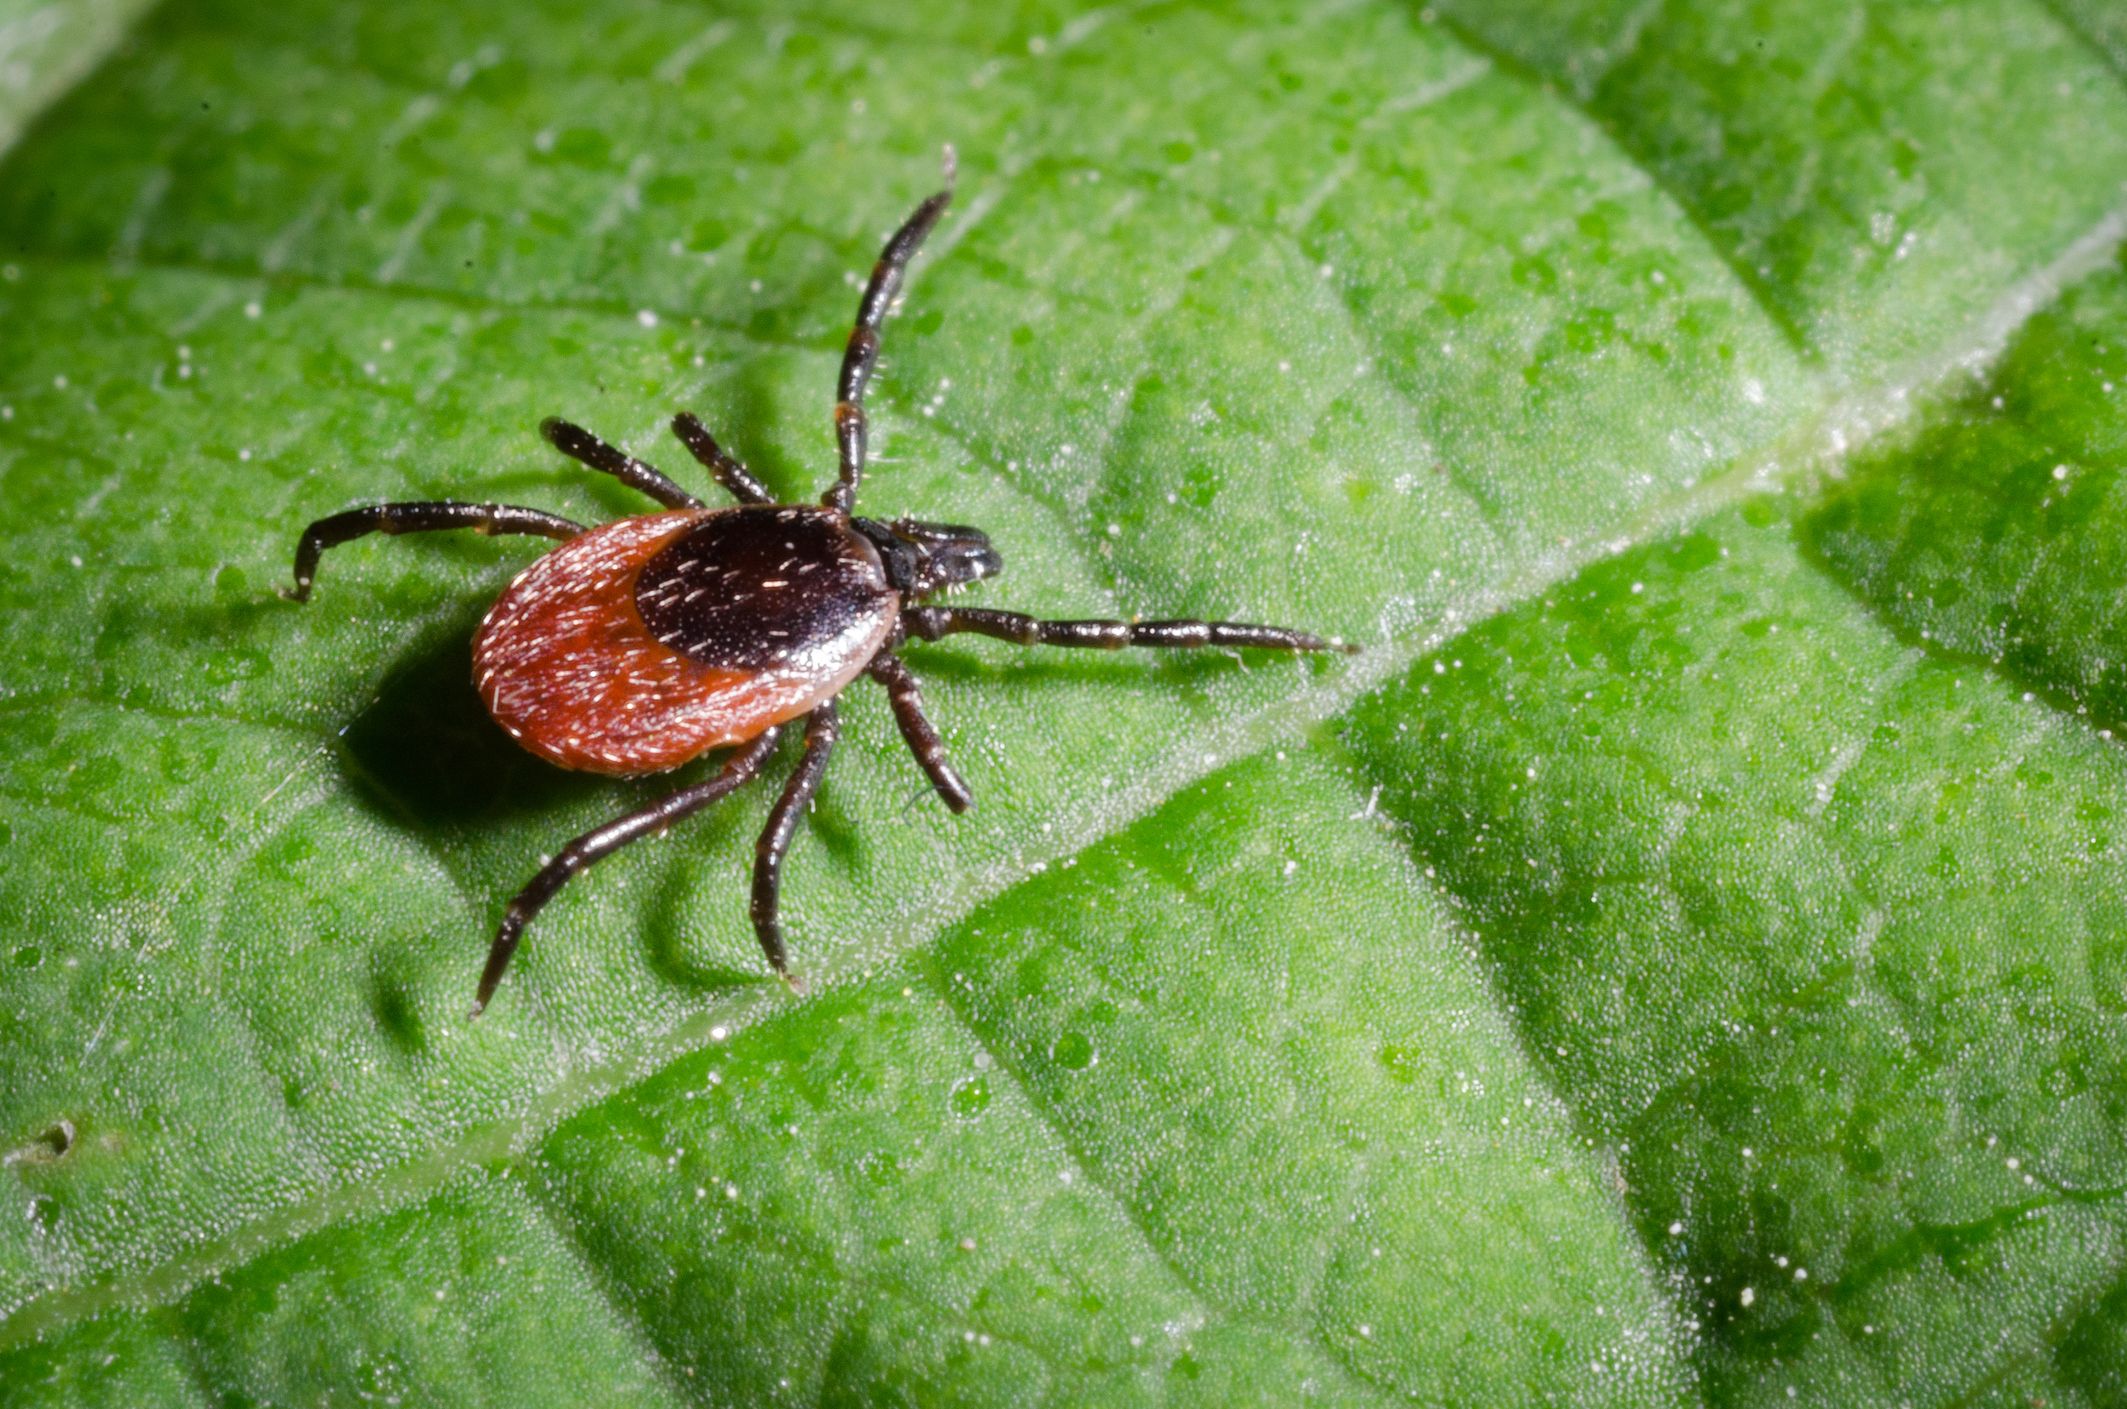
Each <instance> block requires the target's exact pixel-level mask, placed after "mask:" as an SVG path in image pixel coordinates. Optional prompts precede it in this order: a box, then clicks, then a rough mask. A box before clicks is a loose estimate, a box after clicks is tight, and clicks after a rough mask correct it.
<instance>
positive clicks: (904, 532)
mask: <svg viewBox="0 0 2127 1409" xmlns="http://www.w3.org/2000/svg"><path fill="white" fill-rule="evenodd" d="M952 174H953V173H952V165H951V160H950V153H948V160H947V166H946V187H945V189H944V190H942V191H940V192H938V193H937V194H936V195H934V196H932V197H931V198H930V199H929V200H926V201H924V202H923V203H922V204H921V205H919V206H917V207H916V211H915V214H913V215H911V216H909V218H908V220H907V222H906V223H905V224H903V225H902V226H901V228H900V229H899V230H896V231H895V232H894V234H893V237H892V238H891V239H889V240H888V241H887V242H886V248H885V249H884V250H883V251H882V252H881V253H880V256H879V262H878V264H877V265H876V266H874V267H873V269H872V274H871V281H870V282H869V283H868V284H866V285H865V287H864V296H863V298H862V299H861V300H860V301H859V302H858V304H857V324H856V328H855V329H854V330H853V331H852V332H851V333H850V335H849V346H848V350H847V351H846V352H845V353H844V354H843V357H842V374H841V378H840V380H839V382H838V383H837V387H836V400H835V439H836V441H837V443H838V445H839V447H840V451H841V473H840V474H839V476H837V478H836V480H835V483H834V485H833V486H832V487H831V488H830V489H829V490H828V491H827V493H826V494H824V495H823V496H821V500H820V505H819V507H817V508H815V507H813V506H812V505H810V504H779V503H777V502H776V500H775V498H774V496H772V495H771V494H769V492H768V491H767V489H765V488H764V487H763V486H762V484H761V482H760V481H759V480H757V479H755V478H754V477H753V475H752V473H751V472H749V471H748V470H747V469H746V467H745V466H744V465H742V464H740V463H739V462H738V461H737V460H735V459H733V458H732V457H731V456H730V455H729V454H727V453H726V452H725V451H724V450H723V449H722V448H721V447H720V446H718V445H717V443H716V441H715V439H714V438H713V437H711V435H710V434H709V431H708V428H707V427H705V426H704V425H703V424H702V423H701V422H700V421H698V420H696V419H695V418H694V417H693V416H691V415H688V414H686V413H684V412H683V413H681V414H680V415H679V416H678V417H676V418H675V419H674V420H673V422H672V429H673V431H674V433H675V434H677V435H678V437H679V440H680V443H681V444H683V445H685V446H686V447H687V449H688V450H689V451H691V452H692V453H693V455H694V458H695V459H697V460H699V461H701V463H702V464H703V466H704V467H706V468H707V469H708V471H709V473H710V474H711V475H713V476H714V477H715V479H716V482H717V483H718V484H720V485H722V486H723V487H724V488H725V489H726V490H727V491H729V492H730V493H731V494H732V496H733V497H735V498H737V499H738V500H739V501H740V502H741V504H742V506H743V507H740V508H736V509H711V508H708V507H706V506H705V505H704V504H703V503H702V501H701V500H699V499H697V498H695V497H694V496H693V495H691V494H689V493H688V492H687V491H686V490H684V489H682V488H680V487H679V486H678V485H677V484H675V483H673V482H672V481H671V480H670V479H667V478H666V477H665V476H664V475H663V474H662V473H660V472H659V471H657V470H655V469H653V468H652V467H650V466H649V465H646V464H644V463H643V462H642V461H640V460H637V459H635V458H634V457H632V456H630V455H627V454H624V453H622V452H621V451H620V450H618V449H616V448H615V447H613V446H611V445H608V444H606V442H604V441H602V440H600V439H599V438H598V437H597V436H595V435H592V434H591V433H590V432H589V431H587V430H584V429H582V428H581V427H579V426H574V425H571V424H570V423H569V422H567V421H561V420H548V421H546V422H544V423H543V424H542V425H541V426H540V430H541V431H542V432H543V433H544V434H545V435H546V438H547V439H548V440H549V441H551V442H553V444H554V447H555V448H556V449H557V450H560V451H561V452H562V453H563V454H565V455H569V456H572V457H573V458H575V459H577V460H580V461H582V462H583V463H584V464H586V465H588V466H590V467H591V468H592V469H594V470H600V471H603V472H604V473H606V474H609V475H612V476H613V477H614V478H615V479H618V480H619V481H621V483H623V484H626V485H629V486H631V487H633V488H635V489H639V490H641V491H642V492H643V493H644V494H647V495H649V496H650V497H651V498H652V499H655V500H657V501H658V502H659V503H660V504H663V505H665V507H666V511H665V512H663V513H657V514H642V515H639V516H637V517H634V518H626V519H620V520H617V521H616V522H613V523H609V524H604V525H601V526H600V527H598V528H591V529H587V528H585V527H584V526H583V525H582V524H578V523H572V522H570V521H569V520H568V519H564V518H558V517H556V516H555V515H553V514H549V513H544V512H542V511H540V510H538V509H525V508H519V507H517V506H515V505H510V504H461V503H457V502H451V501H445V502H438V503H396V504H371V505H367V506H365V507H363V508H359V509H348V510H346V511H345V512H343V513H338V514H333V515H331V516H330V517H329V518H322V519H319V520H318V521H317V522H316V523H313V524H312V525H310V527H309V528H307V529H305V530H304V532H303V537H302V541H301V542H300V543H299V544H298V545H297V547H296V552H295V588H294V590H293V592H292V593H291V594H290V595H291V596H293V597H294V599H295V600H297V601H299V602H300V601H307V600H309V597H310V585H311V581H312V579H313V578H314V577H315V576H316V573H317V566H318V556H319V554H321V553H322V552H323V551H324V550H325V549H327V548H329V547H332V546H333V545H335V544H339V543H345V542H347V541H348V540H349V539H352V538H359V537H361V536H362V535H364V534H368V533H421V532H426V531H428V530H430V529H443V528H469V529H473V530H475V531H476V532H480V533H491V534H492V533H535V534H544V535H545V536H547V537H549V538H558V539H562V540H564V542H563V546H562V547H559V548H556V549H554V550H553V551H552V552H549V553H548V554H547V555H546V556H544V557H542V558H540V559H538V560H536V561H535V562H533V563H532V565H531V566H530V567H528V568H526V569H525V570H524V571H523V572H521V573H519V574H518V575H517V579H516V581H514V582H512V583H511V584H510V585H509V588H508V590H507V591H505V592H504V593H503V594H502V597H501V600H499V601H497V602H496V603H495V605H494V607H493V609H492V610H490V611H489V612H488V614H487V617H486V619H485V620H483V621H482V622H481V623H480V631H479V634H478V635H477V636H476V637H475V639H474V641H473V678H474V681H475V682H476V683H477V685H478V686H479V690H480V697H481V699H482V700H483V701H485V702H486V704H487V708H488V711H489V713H491V714H493V715H494V717H495V722H496V723H498V724H500V725H501V726H502V727H503V728H504V729H506V730H508V731H509V733H510V737H512V738H514V739H516V740H517V742H519V743H520V744H523V745H524V746H525V747H526V748H527V749H530V750H531V751H532V752H533V753H535V754H538V755H539V756H540V757H541V758H544V759H546V760H547V761H549V762H551V763H556V764H559V765H560V766H561V767H563V768H575V769H581V770H584V771H586V772H591V773H609V774H614V775H617V776H620V777H639V776H642V775H644V774H649V773H661V772H664V771H665V770H667V769H670V768H677V767H678V766H679V765H681V764H683V763H686V762H688V761H689V760H691V759H694V758H696V757H699V756H700V755H701V754H702V753H704V752H705V751H707V750H709V749H716V748H727V747H734V746H735V747H736V749H737V751H736V752H735V753H732V754H731V755H729V756H728V757H727V758H726V759H725V760H724V766H723V768H722V769H721V770H720V771H719V772H718V773H717V775H716V776H715V777H713V778H709V779H706V780H704V781H702V782H698V783H694V784H692V785H690V786H688V787H684V788H681V789H680V790H679V791H678V792H676V793H673V794H671V795H670V796H668V797H664V798H661V799H659V800H658V801H657V802H654V803H652V804H650V805H649V806H648V807H645V808H643V809H642V810H640V811H637V812H631V813H628V814H627V815H626V816H623V817H617V818H615V819H614V820H613V821H611V822H608V823H606V825H604V826H603V827H598V828H594V829H593V830H591V831H588V832H585V833H584V834H583V835H582V836H580V837H577V838H576V839H575V840H574V841H572V842H570V843H569V844H568V845H567V846H565V847H563V848H562V850H561V854H560V855H558V856H556V857H555V858H554V859H553V860H552V861H550V862H548V863H547V865H546V866H545V867H544V868H543V869H542V870H541V871H540V872H539V874H538V875H536V876H534V877H533V878H532V881H531V884H529V885H527V886H526V887H525V888H524V889H523V890H522V891H520V892H518V894H517V896H516V898H515V899H513V900H511V901H510V903H509V907H508V908H507V909H506V910H505V911H504V912H503V916H502V926H501V928H500V929H499V930H498V931H497V932H496V934H495V941H494V945H493V947H492V948H491V949H490V950H489V952H488V960H487V969H486V972H484V973H483V974H482V975H481V976H480V988H479V991H478V993H477V995H476V996H475V997H474V999H473V1012H474V1014H475V1015H476V1016H477V1015H478V1014H479V1013H480V1011H481V1010H482V1009H483V1008H485V1007H486V1006H487V1003H488V1000H489V999H490V998H492V997H493V996H494V992H495V986H496V984H498V983H499V982H501V980H502V975H503V971H504V970H506V969H507V968H508V967H509V963H510V956H511V955H512V954H513V953H515V952H516V949H517V943H518V940H519V939H520V938H522V937H523V934H524V929H525V926H526V925H528V924H530V923H531V920H532V917H533V916H535V915H537V914H538V913H539V910H540V907H542V906H544V905H545V904H546V903H547V902H548V901H549V900H551V899H553V897H554V893H555V892H556V891H558V890H560V889H561V887H562V884H563V883H564V882H566V881H567V880H568V879H569V878H570V877H572V876H574V875H575V874H576V873H577V872H579V871H581V870H583V869H584V868H585V867H586V866H589V865H590V864H591V863H592V862H594V861H597V860H598V859H600V858H601V857H604V856H607V855H610V854H611V853H612V852H614V851H616V850H618V849H619V848H620V847H623V846H625V845H627V844H628V843H629V842H631V841H634V840H636V839H637V838H638V837H642V836H646V835H648V834H650V833H652V832H658V831H662V830H663V829H664V828H666V827H669V826H670V825H672V824H673V823H674V822H677V821H678V820H679V819H681V818H682V817H686V816H688V815H690V814H692V813H695V812H699V811H700V810H702V809H703V808H705V807H707V806H708V805H709V804H711V803H713V802H715V801H716V800H717V799H719V798H721V797H723V796H724V795H725V794H726V793H729V792H731V791H732V790H733V789H735V788H737V787H738V786H739V785H740V784H742V783H745V782H747V781H748V780H749V779H751V778H752V777H753V776H754V775H755V774H757V773H759V772H760V771H761V768H762V765H763V764H765V763H766V762H767V761H768V756H769V754H770V753H772V752H773V751H774V749H775V743H776V737H777V734H778V732H779V731H780V728H781V726H782V725H784V724H785V723H787V722H789V721H790V720H793V719H797V718H800V717H802V718H803V719H804V720H805V753H804V757H803V758H802V759H801V760H800V762H799V763H798V767H797V771H796V772H795V773H793V774H792V775H791V778H790V781H789V782H788V783H786V784H785V785H784V787H783V795H782V796H781V797H780V798H778V799H777V800H776V804H775V807H774V808H773V809H771V810H770V812H769V814H768V826H767V828H766V829H765V830H764V831H763V832H762V833H761V839H760V843H759V845H758V847H757V850H756V857H757V859H756V862H755V865H754V872H753V927H754V930H755V932H756V933H757V934H758V935H759V936H760V941H761V948H762V949H763V950H764V951H765V952H766V953H767V955H768V962H769V963H770V964H771V965H773V966H774V968H775V971H776V973H777V974H778V975H779V976H781V977H782V978H783V979H784V980H785V981H786V982H789V983H792V984H793V986H796V981H795V980H794V979H793V978H792V975H791V973H790V968H789V965H788V964H787V963H786V962H785V959H784V952H783V934H782V929H781V926H780V925H779V924H778V923H777V921H776V897H777V892H778V890H779V888H780V885H781V877H782V869H783V856H784V853H785V852H787V851H788V850H789V848H790V839H791V836H792V834H793V833H794V832H795V831H796V830H797V824H798V817H799V815H800V814H801V813H803V812H804V811H805V809H806V806H807V805H808V804H809V803H810V802H811V800H812V796H813V793H814V791H815V790H817V789H818V788H819V786H820V776H821V775H822V774H823V773H825V772H826V771H827V757H828V754H829V753H830V752H831V751H832V750H833V748H834V745H835V739H836V737H837V736H838V734H839V733H840V725H839V724H838V722H837V720H836V716H835V697H836V696H837V695H839V694H840V693H841V692H842V689H843V687H844V686H846V685H848V684H849V683H850V682H851V681H853V680H855V679H856V678H857V677H858V676H860V675H869V676H870V677H871V678H872V679H874V680H876V681H878V682H879V683H880V684H881V685H883V686H885V687H886V693H887V698H888V700H889V701H890V702H891V704H892V706H893V711H894V719H895V722H896V723H898V724H899V725H900V728H901V736H902V738H903V739H905V740H907V742H908V746H909V748H910V750H911V751H912V752H914V754H915V756H916V761H917V763H918V764H920V765H921V766H922V768H923V771H924V772H925V773H926V774H927V775H929V778H930V781H931V785H932V786H933V787H934V788H936V789H937V791H938V796H939V797H941V798H943V799H944V800H945V805H946V806H947V807H950V808H951V809H952V810H953V811H955V812H965V811H966V810H967V809H968V807H969V805H970V803H971V802H972V798H971V796H970V795H969V793H968V788H967V784H966V783H964V782H963V781H961V778H960V774H959V773H958V772H957V771H955V769H954V768H953V765H952V763H951V762H950V761H948V760H947V758H946V756H945V745H944V743H943V742H942V741H941V740H940V739H939V737H938V731H937V729H935V728H934V727H932V725H931V722H930V720H929V719H928V718H927V717H926V716H925V715H924V713H923V697H922V694H921V692H920V690H919V689H918V687H917V684H916V678H915V677H914V676H913V675H911V674H910V673H909V670H908V667H907V666H905V665H903V664H902V663H901V658H900V656H898V655H897V654H895V653H896V651H897V650H899V648H900V647H901V645H902V644H903V643H904V642H905V641H907V640H908V639H909V638H910V637H915V638H916V639H918V640H923V641H936V640H938V639H939V638H940V637H943V636H948V635H951V634H952V633H954V632H957V631H972V632H976V633H979V634H981V635H984V636H995V637H997V638H999V639H1001V640H1005V641H1013V642H1017V643H1018V644H1020V645H1023V646H1092V647H1098V648H1100V649H1104V650H1115V649H1118V648H1120V647H1123V646H1168V647H1188V646H1255V647H1261V648H1265V649H1269V650H1281V651H1322V650H1350V649H1352V648H1351V647H1349V646H1346V645H1344V644H1343V643H1342V642H1340V641H1336V640H1331V639H1326V638H1324V637H1321V636H1315V635H1311V634H1310V633H1308V632H1305V631H1293V630H1288V629H1286V628H1284V627H1279V626H1250V625H1247V624H1245V623H1241V622H1232V621H1134V622H1132V621H1042V620H1038V619H1036V618H1034V617H1030V616H1023V615H1021V614H1020V613H1018V612H1006V611H994V610H991V609H988V608H983V607H946V606H932V605H929V603H930V600H931V599H932V598H933V597H935V596H937V595H939V594H940V593H942V592H945V591H947V590H948V589H951V588H955V587H959V586H962V585H964V584H966V583H970V582H974V581H976V580H978V579H980V578H985V577H992V576H995V575H996V573H997V572H998V571H999V570H1000V569H1001V568H1002V567H1003V565H1004V563H1003V559H1001V558H1000V557H999V556H998V554H997V550H996V549H995V548H992V547H991V546H990V540H989V539H988V538H987V537H986V536H985V535H984V534H983V533H982V532H981V531H980V530H978V529H973V528H967V527H964V526H962V525H959V524H943V523H923V522H919V521H916V520H913V519H894V520H892V521H891V522H884V521H881V520H878V519H866V518H858V517H856V516H854V515H852V514H851V513H850V508H851V506H852V505H853V504H854V503H855V501H856V497H857V485H858V482H859V481H860V480H861V479H862V477H863V473H864V446H865V417H864V392H865V388H866V387H867V386H868V385H869V384H870V382H871V377H872V371H873V369H874V368H875V367H876V366H877V363H878V356H879V329H880V326H881V325H882V324H883V323H884V322H885V321H886V315H887V313H888V311H889V310H890V308H891V307H892V305H893V303H894V300H895V296H896V295H897V294H898V293H899V292H900V288H901V280H902V276H903V274H904V272H905V271H906V270H907V268H908V262H909V260H910V258H911V257H913V256H914V255H915V253H916V250H917V248H918V247H919V246H921V245H922V243H923V240H924V237H925V236H927V235H929V234H930V232H931V229H932V227H933V226H935V225H936V224H937V223H938V218H939V217H940V216H941V215H943V214H944V213H945V208H946V205H947V204H948V203H949V202H950V201H951V200H952V195H953V192H952Z"/></svg>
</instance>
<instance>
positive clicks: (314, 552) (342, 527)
mask: <svg viewBox="0 0 2127 1409" xmlns="http://www.w3.org/2000/svg"><path fill="white" fill-rule="evenodd" d="M445 528H469V529H472V530H474V531H475V532H478V533H537V534H543V535H545V536H546V537H548V538H574V537H575V536H576V535H577V534H579V533H582V532H583V531H584V530H583V525H582V524H580V523H576V522H573V521H572V520H569V519H565V518H562V517H560V516H559V515H557V514H549V513H544V512H542V511H540V510H538V509H520V508H518V507H517V506H516V505H514V504H460V503H456V502H454V501H438V502H426V503H403V504H369V505H366V506H364V507H362V508H360V509H348V510H346V511H345V512H343V513H338V514H333V515H330V516H329V517H326V518H322V519H319V520H318V521H317V522H316V523H313V524H312V525H311V526H310V527H308V528H306V529H304V530H303V537H302V541H301V542H299V543H297V544H296V547H295V588H294V590H292V591H289V592H287V593H286V595H287V596H289V597H292V598H294V599H295V600H296V601H298V602H307V601H309V600H310V584H311V583H312V582H313V581H315V580H316V579H317V574H318V557H319V555H320V554H322V553H323V552H324V551H325V550H326V549H327V548H331V547H334V546H336V545H338V544H341V543H345V542H347V541H348V540H349V539H353V538H360V537H362V536H363V535H365V534H370V533H429V532H433V531H435V530H437V529H445Z"/></svg>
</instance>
